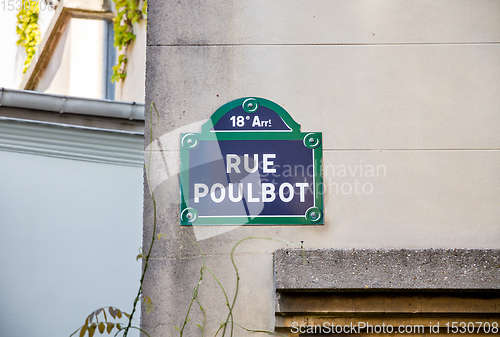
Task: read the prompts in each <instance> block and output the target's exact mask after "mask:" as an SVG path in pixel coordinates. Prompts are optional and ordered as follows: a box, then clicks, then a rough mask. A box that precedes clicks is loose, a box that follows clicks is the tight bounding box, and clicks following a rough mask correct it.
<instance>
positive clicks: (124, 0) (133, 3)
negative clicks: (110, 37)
mask: <svg viewBox="0 0 500 337" xmlns="http://www.w3.org/2000/svg"><path fill="white" fill-rule="evenodd" d="M113 1H114V3H115V8H116V17H115V19H114V22H115V25H114V28H115V47H117V48H118V49H119V50H120V51H121V50H122V49H123V53H122V54H120V56H118V60H117V64H116V65H115V66H114V67H113V76H112V77H111V81H112V82H119V81H123V80H124V79H125V78H126V77H127V70H126V68H127V61H128V59H127V49H128V46H129V45H130V43H131V42H132V41H134V40H135V37H136V35H135V34H134V27H133V26H134V24H136V23H139V22H140V21H141V20H147V0H144V2H142V0H113ZM141 2H142V6H141Z"/></svg>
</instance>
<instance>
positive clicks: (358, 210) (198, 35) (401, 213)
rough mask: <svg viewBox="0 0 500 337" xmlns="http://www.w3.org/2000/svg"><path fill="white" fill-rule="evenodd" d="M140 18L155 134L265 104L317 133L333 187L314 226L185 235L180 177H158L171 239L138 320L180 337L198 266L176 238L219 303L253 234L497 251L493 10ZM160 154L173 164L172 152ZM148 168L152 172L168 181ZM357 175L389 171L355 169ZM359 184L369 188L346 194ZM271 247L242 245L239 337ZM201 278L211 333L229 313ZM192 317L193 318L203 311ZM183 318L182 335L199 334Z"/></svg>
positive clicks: (249, 321)
mask: <svg viewBox="0 0 500 337" xmlns="http://www.w3.org/2000/svg"><path fill="white" fill-rule="evenodd" d="M149 13H150V14H149V20H148V47H147V76H146V93H147V96H146V103H147V104H149V103H150V102H155V103H156V105H157V106H158V108H159V109H160V114H161V120H160V123H159V124H158V125H156V119H153V123H154V124H155V127H154V138H157V137H161V136H163V135H165V134H167V133H175V132H176V131H175V130H176V129H178V128H180V127H184V129H186V128H188V129H189V128H190V127H189V126H188V127H185V126H186V125H190V124H191V123H195V122H197V121H200V120H202V119H206V118H208V117H209V116H210V115H211V114H212V113H213V112H214V111H215V110H216V109H217V108H218V107H219V106H221V105H222V104H224V103H226V102H228V101H231V100H233V99H236V98H239V97H244V96H259V97H264V98H267V99H270V100H272V101H274V102H276V103H278V104H280V105H282V106H283V107H284V108H285V109H286V110H287V111H288V112H289V113H290V114H291V115H292V117H294V119H295V120H296V121H297V122H298V123H300V124H301V125H302V131H321V132H323V139H324V144H323V149H324V165H325V172H324V180H325V184H326V185H327V188H326V191H327V193H326V195H325V225H324V226H314V227H303V226H297V227H289V226H281V227H276V226H275V227H266V226H259V227H245V226H243V227H237V228H234V229H233V228H232V230H231V231H229V232H227V233H225V234H221V235H216V233H217V231H218V230H219V229H218V228H215V229H213V228H203V229H199V228H195V229H192V228H180V226H179V214H178V212H179V211H178V207H179V205H178V203H179V197H178V195H179V185H178V181H177V179H176V177H175V170H174V174H167V176H171V177H170V178H168V179H165V180H164V181H163V182H162V183H160V184H159V185H158V187H156V189H155V196H156V200H157V203H158V216H159V217H158V219H159V231H161V232H165V233H167V238H165V239H162V241H159V243H158V246H157V247H156V248H155V251H154V259H153V262H152V269H151V273H150V274H149V275H148V278H147V284H146V289H145V292H146V293H147V294H148V295H150V296H151V297H152V299H153V302H155V304H156V305H157V307H156V308H157V309H156V311H155V313H153V314H151V315H148V316H146V315H143V318H142V319H143V327H144V328H145V329H147V330H148V331H151V332H152V333H153V334H158V335H159V334H164V335H175V330H174V326H180V325H181V324H182V322H183V319H184V315H185V312H186V310H187V307H188V305H189V300H190V298H191V296H192V288H193V287H194V286H195V285H196V283H197V282H198V278H199V268H200V267H201V265H202V258H201V257H200V254H199V250H198V248H197V247H196V246H194V245H193V244H192V243H190V241H189V239H187V238H186V235H190V236H191V237H193V238H195V237H198V238H201V237H207V239H206V240H201V241H199V242H198V243H199V244H200V246H201V247H202V248H203V250H204V252H205V254H206V255H207V256H206V258H205V260H206V263H207V265H209V266H210V267H211V268H213V269H214V271H215V272H216V273H217V275H218V277H219V278H220V279H221V281H222V283H223V284H224V286H226V287H227V289H226V290H228V293H229V294H233V291H234V282H235V276H234V271H233V269H232V266H231V261H230V258H229V255H228V254H229V252H230V250H231V247H232V245H234V243H236V242H237V241H238V240H239V239H241V238H244V237H246V236H249V235H258V236H272V237H276V238H280V239H284V240H289V241H293V242H299V241H304V245H305V247H307V248H341V247H346V248H498V247H499V246H500V208H499V207H498V205H499V204H500V189H499V182H500V173H499V172H500V170H499V168H500V151H499V148H500V136H499V135H500V114H499V108H498V107H499V106H500V96H499V95H498V92H500V17H499V16H500V3H499V2H498V1H494V0H481V1H446V0H441V1H368V0H366V1H356V2H345V1H332V0H325V1H321V0H317V1H313V2H311V1H293V2H290V1H272V2H269V1H251V2H249V1H236V0H235V1H231V2H227V1H218V0H210V1H196V0H191V1H187V2H183V3H176V4H174V3H171V4H168V5H165V4H164V3H163V2H160V1H157V2H154V1H151V2H150V3H149ZM148 124H149V123H146V125H148ZM197 125H199V124H197ZM191 128H192V129H189V130H186V131H191V132H199V131H200V130H199V128H198V127H195V126H191ZM147 133H149V130H148V131H147ZM148 138H149V135H147V137H146V139H148ZM173 139H175V137H174V138H173ZM146 145H148V144H146ZM162 146H163V148H164V149H166V148H167V147H168V148H171V151H165V152H164V153H163V157H164V158H167V161H168V162H169V163H168V164H167V165H172V164H171V163H173V165H174V166H175V165H176V163H178V157H177V156H178V153H177V152H176V151H175V147H176V146H177V145H176V144H174V145H170V144H168V145H165V144H163V143H162ZM153 149H154V151H153V152H154V153H153V155H156V156H157V158H160V157H161V155H162V153H161V151H160V148H158V147H154V148H153ZM163 157H161V158H163ZM154 164H155V165H154V166H153V172H152V174H151V176H156V177H158V176H162V174H163V173H162V172H164V171H165V172H166V171H167V170H166V169H165V168H164V166H163V165H164V164H162V161H156V162H154ZM360 165H364V167H365V168H366V165H374V166H379V167H381V169H382V167H383V168H384V169H383V174H382V173H380V174H379V176H376V177H367V176H366V175H362V174H359V173H354V174H351V173H350V171H349V170H351V171H353V170H355V169H356V167H357V168H358V169H359V167H360ZM343 169H344V170H347V173H346V175H345V176H344V175H343V174H341V173H339V172H342V170H343ZM334 171H335V174H334ZM356 172H359V170H358V171H356ZM365 172H366V171H365ZM381 172H382V171H381ZM160 180H161V179H160ZM356 184H358V187H361V188H362V187H363V186H365V191H366V192H370V193H363V190H361V193H359V194H356V192H355V190H354V188H355V186H356ZM349 186H350V187H351V193H347V192H348V191H349ZM337 187H338V190H337ZM358 191H359V190H358ZM148 193H149V191H148V189H147V188H146V197H145V200H146V204H145V230H144V233H145V236H144V238H145V246H148V242H149V240H148V238H149V237H150V235H151V227H152V205H151V202H150V201H148V198H147V196H148ZM203 231H204V232H205V233H204V234H203V235H202V234H201V233H202V232H203ZM280 246H281V245H280V244H277V243H272V242H269V241H262V240H261V241H259V240H253V241H245V242H244V243H242V244H241V246H239V247H238V248H237V251H236V258H235V261H236V262H237V263H238V265H239V271H240V276H241V284H240V290H239V294H238V302H237V303H238V304H237V306H236V310H235V321H237V322H238V323H240V324H242V325H243V326H245V327H247V328H253V329H272V328H273V326H274V288H273V270H272V268H273V267H272V252H273V251H274V250H275V249H276V248H277V247H280ZM204 282H205V283H203V286H202V288H201V293H200V300H201V301H202V304H203V305H204V306H205V309H206V311H207V320H208V327H207V330H209V334H212V335H213V333H214V331H215V330H216V329H217V327H218V325H219V324H220V323H221V322H222V321H224V320H225V315H226V313H227V310H226V311H225V305H224V299H223V297H222V295H221V292H220V290H219V289H218V288H217V285H216V284H215V283H214V282H213V281H212V280H208V276H207V279H206V281H204ZM192 321H195V322H196V323H200V322H201V315H200V312H199V310H198V311H196V313H194V314H193V315H192ZM190 324H191V326H192V328H191V329H192V330H190V333H188V334H187V335H189V336H194V335H197V333H196V332H195V331H196V329H198V328H197V327H196V326H195V323H190ZM236 335H237V336H244V335H246V333H245V332H244V331H243V330H241V329H240V330H238V331H237V333H236ZM249 335H250V334H249Z"/></svg>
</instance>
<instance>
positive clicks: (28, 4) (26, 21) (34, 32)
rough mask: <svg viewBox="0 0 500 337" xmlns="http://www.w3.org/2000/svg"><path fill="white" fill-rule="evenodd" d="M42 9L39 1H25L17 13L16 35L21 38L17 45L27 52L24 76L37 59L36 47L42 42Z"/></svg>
mask: <svg viewBox="0 0 500 337" xmlns="http://www.w3.org/2000/svg"><path fill="white" fill-rule="evenodd" d="M39 12H40V7H39V4H38V1H33V0H24V1H23V2H22V5H21V6H20V8H19V13H17V26H16V33H17V35H18V36H19V39H18V40H17V45H18V46H21V47H24V49H25V50H26V55H27V57H26V60H25V61H24V67H23V74H24V73H26V70H28V67H29V66H30V64H31V61H32V60H33V58H34V57H35V53H36V46H37V44H38V43H39V42H40V38H41V33H40V29H39V27H38V13H39Z"/></svg>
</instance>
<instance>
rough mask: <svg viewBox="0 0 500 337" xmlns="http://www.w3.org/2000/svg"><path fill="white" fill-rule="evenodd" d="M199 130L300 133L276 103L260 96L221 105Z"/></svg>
mask: <svg viewBox="0 0 500 337" xmlns="http://www.w3.org/2000/svg"><path fill="white" fill-rule="evenodd" d="M202 132H217V133H218V132H291V133H295V132H300V125H299V124H298V123H297V122H295V121H294V120H293V118H292V117H291V116H290V114H289V113H288V112H286V110H285V109H283V108H282V107H280V106H279V105H278V104H276V103H274V102H272V101H269V100H267V99H264V98H259V97H243V98H239V99H236V100H234V101H231V102H229V103H227V104H224V105H223V106H221V107H220V108H219V109H217V111H215V112H214V113H213V114H212V116H211V117H210V119H209V120H208V122H206V123H205V124H203V126H202Z"/></svg>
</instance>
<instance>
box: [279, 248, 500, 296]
mask: <svg viewBox="0 0 500 337" xmlns="http://www.w3.org/2000/svg"><path fill="white" fill-rule="evenodd" d="M274 271H275V277H276V289H277V290H278V291H284V290H367V289H368V290H423V289H425V290H491V289H496V290H500V250H499V249H307V250H304V251H303V250H301V249H281V250H278V251H276V252H275V254H274Z"/></svg>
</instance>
